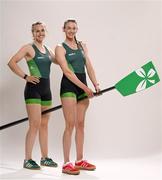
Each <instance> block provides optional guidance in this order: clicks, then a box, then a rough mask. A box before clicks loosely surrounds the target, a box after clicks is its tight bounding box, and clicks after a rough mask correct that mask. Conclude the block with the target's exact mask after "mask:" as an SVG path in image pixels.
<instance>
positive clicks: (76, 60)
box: [60, 43, 87, 100]
mask: <svg viewBox="0 0 162 180" xmlns="http://www.w3.org/2000/svg"><path fill="white" fill-rule="evenodd" d="M62 45H63V47H64V48H65V50H66V54H65V58H66V61H67V63H68V67H69V68H70V69H71V71H73V72H74V73H75V75H76V76H77V77H78V79H79V80H80V81H81V82H82V83H84V84H85V85H87V81H86V74H85V58H84V55H83V51H82V49H80V48H79V49H76V50H74V49H72V48H70V47H69V46H68V45H67V44H65V43H62ZM60 96H61V97H62V98H63V97H74V98H76V99H77V100H80V99H84V98H86V97H87V94H86V93H85V92H84V91H83V90H82V89H81V88H80V87H78V86H77V85H75V84H74V83H73V82H71V81H70V80H69V79H68V78H67V77H66V76H65V75H63V77H62V81H61V88H60Z"/></svg>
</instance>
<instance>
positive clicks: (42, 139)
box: [39, 106, 50, 158]
mask: <svg viewBox="0 0 162 180" xmlns="http://www.w3.org/2000/svg"><path fill="white" fill-rule="evenodd" d="M49 108H50V106H41V111H45V110H47V109H49ZM49 117H50V113H47V114H44V115H42V116H41V125H40V128H39V143H40V149H41V154H42V157H43V158H45V157H48V121H49Z"/></svg>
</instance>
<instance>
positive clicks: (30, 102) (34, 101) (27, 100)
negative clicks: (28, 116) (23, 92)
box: [25, 99, 41, 104]
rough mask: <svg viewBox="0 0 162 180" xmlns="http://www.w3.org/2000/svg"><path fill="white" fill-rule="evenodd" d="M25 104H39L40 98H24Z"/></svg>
mask: <svg viewBox="0 0 162 180" xmlns="http://www.w3.org/2000/svg"><path fill="white" fill-rule="evenodd" d="M25 102H26V104H41V99H25Z"/></svg>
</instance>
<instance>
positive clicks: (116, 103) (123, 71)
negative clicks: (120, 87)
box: [0, 0, 162, 161]
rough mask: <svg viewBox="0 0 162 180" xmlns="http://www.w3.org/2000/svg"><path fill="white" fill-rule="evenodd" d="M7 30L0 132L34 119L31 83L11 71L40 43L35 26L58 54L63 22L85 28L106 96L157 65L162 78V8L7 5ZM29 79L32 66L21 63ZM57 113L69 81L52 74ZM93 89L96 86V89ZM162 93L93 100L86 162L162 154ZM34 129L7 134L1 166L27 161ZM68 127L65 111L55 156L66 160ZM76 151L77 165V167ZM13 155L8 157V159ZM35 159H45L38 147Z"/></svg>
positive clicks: (54, 141)
mask: <svg viewBox="0 0 162 180" xmlns="http://www.w3.org/2000/svg"><path fill="white" fill-rule="evenodd" d="M0 3H1V11H0V12H1V29H0V33H1V36H0V38H1V39H0V42H1V46H0V47H1V48H0V99H1V101H0V121H1V123H0V125H3V124H6V123H10V122H12V121H15V120H18V119H21V118H23V117H26V116H27V114H26V110H25V104H24V99H23V89H24V85H25V81H24V80H22V79H20V78H18V77H17V76H16V75H14V74H13V73H12V72H11V71H10V69H9V68H8V66H7V63H8V60H9V58H10V57H11V56H12V55H13V54H14V53H15V52H16V51H17V50H18V49H19V48H20V47H21V46H22V45H24V44H26V43H29V42H31V41H32V35H31V32H30V28H31V24H32V23H33V22H36V21H43V22H45V23H46V25H47V29H48V36H47V38H46V44H47V45H49V46H50V47H51V48H54V47H55V46H56V44H57V43H59V42H62V41H63V40H64V34H63V32H62V26H63V22H64V21H65V20H66V19H68V18H74V19H76V20H77V22H78V26H79V32H78V39H80V40H82V41H83V42H85V43H86V44H87V46H88V49H89V54H90V57H91V59H92V63H93V65H94V68H95V71H96V75H97V78H98V81H99V82H100V85H101V89H103V88H107V87H110V86H112V85H114V84H115V83H116V82H118V81H119V80H120V79H121V78H123V77H124V76H126V75H128V74H129V73H130V72H132V71H134V70H135V69H137V68H139V67H141V66H142V65H144V64H145V63H146V62H147V61H149V60H153V62H154V64H155V66H156V68H157V71H158V72H159V75H160V77H162V76H161V75H162V73H161V72H162V71H161V70H162V69H161V58H162V51H161V50H162V3H161V2H160V1H155V2H153V1H152V2H151V1H130V2H129V1H52V0H51V1H45V0H44V1H43V0H42V1H38V0H31V1H29V0H28V1H16V0H15V1H14V0H10V1H9V0H4V1H2V0H1V2H0ZM19 64H20V66H21V67H22V68H23V70H24V71H25V72H28V69H27V66H26V63H25V60H24V61H22V62H20V63H19ZM51 71H52V74H51V88H52V93H53V104H54V106H56V105H59V104H60V98H59V86H60V85H59V84H60V79H61V76H62V73H61V70H60V68H59V67H58V66H57V65H53V66H52V68H51ZM89 86H90V87H92V84H91V83H90V82H89ZM161 92H162V86H161V83H158V84H157V85H156V86H154V87H152V88H150V89H148V90H145V91H143V92H140V93H137V94H134V95H132V96H128V97H122V96H121V95H120V94H119V93H118V92H117V91H116V90H113V91H111V92H109V93H106V94H104V95H103V96H101V97H98V98H94V99H92V100H91V105H90V107H89V110H88V112H87V116H86V130H85V133H86V134H85V154H86V158H93V159H95V158H127V157H143V156H148V155H153V154H158V153H161V152H162V144H161V142H162V132H161V130H162V126H161V125H162V120H161V119H162V114H161V108H162V105H161V104H162V103H161V101H162V97H161ZM27 127H28V124H27V122H24V123H22V124H19V125H17V126H14V127H11V128H8V129H6V130H3V131H1V132H0V138H1V157H2V158H1V159H3V160H4V161H5V159H6V158H8V159H9V158H16V159H19V158H20V159H22V158H23V156H24V139H25V133H26V130H27ZM63 129H64V119H63V115H62V111H61V110H58V111H56V112H53V113H52V114H51V120H50V123H49V154H50V156H51V157H53V156H55V157H56V159H61V160H62V158H63V156H62V134H63ZM74 152H75V146H74V144H73V146H72V153H73V154H72V157H73V158H74V159H75V156H74V155H75V153H74ZM6 153H7V156H5V155H4V154H6ZM33 153H34V156H35V157H36V158H40V149H39V146H38V139H37V142H36V144H35V146H34V151H33Z"/></svg>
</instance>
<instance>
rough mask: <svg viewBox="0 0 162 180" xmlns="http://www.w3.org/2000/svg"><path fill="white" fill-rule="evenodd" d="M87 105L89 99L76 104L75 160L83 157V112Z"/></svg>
mask: <svg viewBox="0 0 162 180" xmlns="http://www.w3.org/2000/svg"><path fill="white" fill-rule="evenodd" d="M88 105H89V99H84V100H81V101H79V102H78V104H77V120H76V124H75V126H76V136H75V141H76V151H77V161H78V160H81V159H82V158H83V144H84V120H85V113H86V110H87V108H88Z"/></svg>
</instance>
